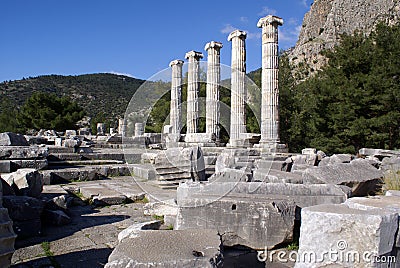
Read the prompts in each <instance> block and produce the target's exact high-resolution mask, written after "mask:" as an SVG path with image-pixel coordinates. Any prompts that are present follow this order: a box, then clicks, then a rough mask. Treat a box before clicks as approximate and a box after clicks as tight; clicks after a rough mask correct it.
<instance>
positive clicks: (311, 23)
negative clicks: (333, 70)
mask: <svg viewBox="0 0 400 268" xmlns="http://www.w3.org/2000/svg"><path fill="white" fill-rule="evenodd" d="M399 17H400V4H399V2H398V1H393V0H381V1H379V2H374V1H369V0H354V1H346V0H335V1H332V0H318V1H314V2H313V3H312V5H311V9H310V11H309V12H308V13H307V14H306V15H305V17H304V20H303V27H302V28H301V31H300V35H299V39H298V41H297V44H296V47H295V48H294V49H293V50H292V51H291V52H290V54H289V58H290V59H291V60H292V61H293V63H294V64H297V63H300V62H304V63H306V64H307V65H310V68H312V70H318V69H320V68H321V67H322V66H323V65H324V63H326V58H325V57H324V56H322V55H321V54H320V52H321V51H322V50H324V49H331V48H333V47H334V46H335V45H337V44H338V43H339V42H340V36H341V35H342V34H344V33H346V34H349V35H351V34H353V33H354V31H356V30H359V31H361V32H362V33H365V34H369V33H370V32H371V31H372V30H373V29H374V27H375V25H376V24H377V23H378V22H380V21H384V22H386V23H394V22H397V21H399Z"/></svg>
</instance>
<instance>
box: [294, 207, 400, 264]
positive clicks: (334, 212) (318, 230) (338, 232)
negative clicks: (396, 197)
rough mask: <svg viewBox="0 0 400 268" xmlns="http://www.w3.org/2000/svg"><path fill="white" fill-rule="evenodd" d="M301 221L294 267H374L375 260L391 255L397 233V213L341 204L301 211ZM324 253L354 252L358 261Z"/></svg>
mask: <svg viewBox="0 0 400 268" xmlns="http://www.w3.org/2000/svg"><path fill="white" fill-rule="evenodd" d="M301 219H302V222H301V229H300V241H299V251H298V256H300V259H299V260H298V261H297V262H296V265H295V267H296V268H301V267H328V266H329V267H330V265H332V267H376V266H375V264H374V263H373V260H374V257H375V256H382V255H385V254H390V252H391V251H392V249H393V246H394V244H395V235H396V232H397V230H398V214H397V213H393V212H390V211H386V210H380V209H368V210H360V209H354V208H349V207H348V206H347V205H344V204H340V205H318V206H314V207H309V208H304V209H303V210H302V212H301ZM325 252H337V255H336V257H337V256H338V254H341V256H354V255H349V254H354V253H355V254H359V255H358V257H359V258H340V259H338V258H336V259H333V258H334V257H332V255H329V254H326V253H325ZM310 253H312V254H313V255H312V256H311V255H310ZM365 253H367V254H370V255H369V256H370V259H369V260H368V259H365V258H364V257H365V256H366V255H365ZM330 256H331V257H330ZM310 257H311V258H312V259H310ZM333 265H336V266H333Z"/></svg>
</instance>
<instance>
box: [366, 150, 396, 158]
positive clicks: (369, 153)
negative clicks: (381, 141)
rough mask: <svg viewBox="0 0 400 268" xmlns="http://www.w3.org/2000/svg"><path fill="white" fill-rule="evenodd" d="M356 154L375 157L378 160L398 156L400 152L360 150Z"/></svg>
mask: <svg viewBox="0 0 400 268" xmlns="http://www.w3.org/2000/svg"><path fill="white" fill-rule="evenodd" d="M358 153H359V154H360V155H361V156H375V157H378V158H383V157H392V156H400V151H398V150H397V151H396V150H384V149H371V148H361V149H360V150H359V151H358Z"/></svg>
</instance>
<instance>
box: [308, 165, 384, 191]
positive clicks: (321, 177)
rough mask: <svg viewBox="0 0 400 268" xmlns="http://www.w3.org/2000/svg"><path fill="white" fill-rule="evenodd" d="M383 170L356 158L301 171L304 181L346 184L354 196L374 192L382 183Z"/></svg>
mask: <svg viewBox="0 0 400 268" xmlns="http://www.w3.org/2000/svg"><path fill="white" fill-rule="evenodd" d="M383 175H384V174H383V172H382V171H380V170H378V169H376V168H375V167H373V166H372V165H370V164H369V162H368V161H367V160H363V159H358V160H354V161H352V162H351V163H349V164H347V163H339V164H335V165H328V166H322V167H313V168H308V169H306V170H305V171H304V173H303V181H304V183H311V184H313V183H327V184H337V185H346V186H349V187H351V188H352V191H353V195H354V196H367V195H369V194H374V193H376V192H377V191H378V190H379V189H380V188H381V184H382V178H383Z"/></svg>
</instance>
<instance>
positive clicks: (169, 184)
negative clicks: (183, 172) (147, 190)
mask: <svg viewBox="0 0 400 268" xmlns="http://www.w3.org/2000/svg"><path fill="white" fill-rule="evenodd" d="M181 181H184V180H181ZM181 181H160V180H157V181H156V182H155V185H156V186H158V187H159V188H161V189H165V190H176V189H177V188H178V186H179V183H180V182H181Z"/></svg>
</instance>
